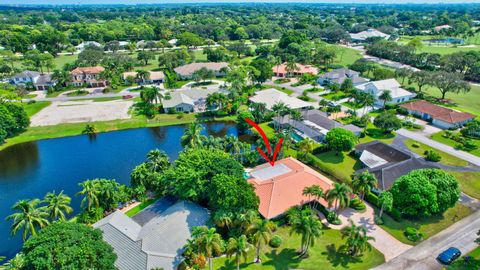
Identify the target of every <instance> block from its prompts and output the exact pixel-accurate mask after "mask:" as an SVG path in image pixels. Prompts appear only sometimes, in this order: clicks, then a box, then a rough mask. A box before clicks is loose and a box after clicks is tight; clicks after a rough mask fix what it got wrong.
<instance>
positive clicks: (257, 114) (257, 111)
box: [250, 102, 267, 123]
mask: <svg viewBox="0 0 480 270" xmlns="http://www.w3.org/2000/svg"><path fill="white" fill-rule="evenodd" d="M250 109H251V110H252V114H253V118H255V119H256V120H257V121H258V123H262V122H263V120H264V116H265V112H266V111H267V105H266V104H265V103H256V102H254V103H252V104H250Z"/></svg>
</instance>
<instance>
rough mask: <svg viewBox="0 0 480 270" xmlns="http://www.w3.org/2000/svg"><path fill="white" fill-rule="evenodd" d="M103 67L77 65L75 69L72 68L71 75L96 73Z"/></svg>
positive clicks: (102, 69)
mask: <svg viewBox="0 0 480 270" xmlns="http://www.w3.org/2000/svg"><path fill="white" fill-rule="evenodd" d="M104 70H105V69H104V68H103V67H101V66H95V67H77V68H76V69H74V70H72V72H71V74H72V75H82V74H98V73H100V72H102V71H104Z"/></svg>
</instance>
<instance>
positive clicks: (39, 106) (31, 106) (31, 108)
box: [0, 101, 52, 147]
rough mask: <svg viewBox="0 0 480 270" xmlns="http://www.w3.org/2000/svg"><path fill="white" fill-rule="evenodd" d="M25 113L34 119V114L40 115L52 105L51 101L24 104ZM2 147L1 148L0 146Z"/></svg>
mask: <svg viewBox="0 0 480 270" xmlns="http://www.w3.org/2000/svg"><path fill="white" fill-rule="evenodd" d="M24 104H25V106H24V108H25V112H26V113H27V115H28V117H32V116H33V115H34V114H36V113H38V112H39V111H41V110H43V109H44V108H46V107H48V106H50V104H52V102H51V101H37V102H35V103H24ZM0 147H1V146H0Z"/></svg>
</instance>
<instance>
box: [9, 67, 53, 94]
mask: <svg viewBox="0 0 480 270" xmlns="http://www.w3.org/2000/svg"><path fill="white" fill-rule="evenodd" d="M10 83H11V84H13V85H18V86H26V85H28V84H31V85H32V86H33V87H34V88H35V89H36V90H48V89H50V88H51V87H53V86H55V82H54V81H52V75H51V74H48V73H44V74H41V73H40V72H38V71H30V70H25V71H22V72H20V73H17V74H15V75H13V76H12V77H11V78H10Z"/></svg>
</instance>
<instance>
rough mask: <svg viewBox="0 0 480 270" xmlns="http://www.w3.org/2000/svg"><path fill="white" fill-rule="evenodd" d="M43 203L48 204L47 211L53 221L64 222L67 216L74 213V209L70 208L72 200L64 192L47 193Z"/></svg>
mask: <svg viewBox="0 0 480 270" xmlns="http://www.w3.org/2000/svg"><path fill="white" fill-rule="evenodd" d="M43 201H44V202H45V203H46V206H45V211H46V212H47V214H48V216H49V218H50V220H51V221H55V220H60V221H64V220H65V215H66V214H70V213H71V212H72V211H73V208H72V207H70V202H71V201H72V199H71V198H70V197H69V196H68V195H66V194H63V190H62V191H60V193H58V194H56V193H55V191H54V192H49V193H47V194H46V195H45V198H44V199H43Z"/></svg>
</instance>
